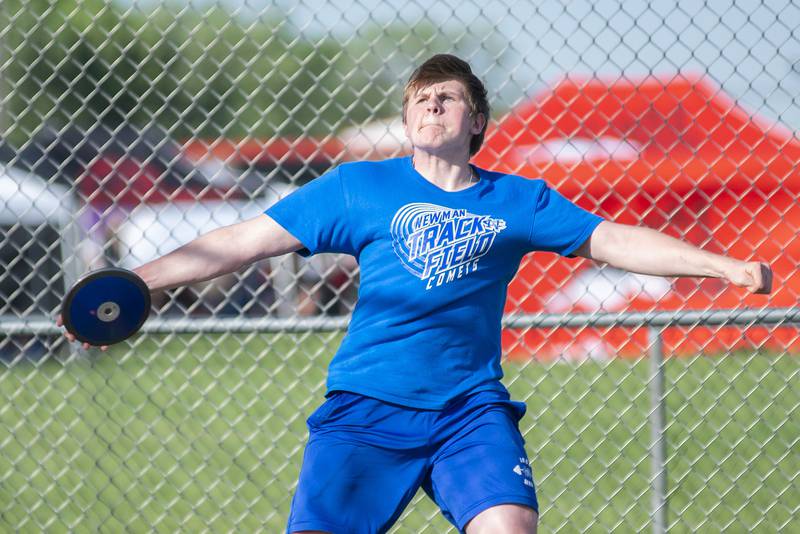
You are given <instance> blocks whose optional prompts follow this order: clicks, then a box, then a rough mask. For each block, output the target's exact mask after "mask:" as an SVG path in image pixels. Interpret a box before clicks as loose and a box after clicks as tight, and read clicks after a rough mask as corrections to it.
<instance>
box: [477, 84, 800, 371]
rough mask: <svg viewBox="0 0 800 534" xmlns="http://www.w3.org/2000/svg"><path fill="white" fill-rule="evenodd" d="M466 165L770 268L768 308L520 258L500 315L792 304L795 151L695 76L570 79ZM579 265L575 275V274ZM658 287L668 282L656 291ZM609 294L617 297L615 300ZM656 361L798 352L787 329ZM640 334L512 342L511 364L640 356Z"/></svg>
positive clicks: (523, 336)
mask: <svg viewBox="0 0 800 534" xmlns="http://www.w3.org/2000/svg"><path fill="white" fill-rule="evenodd" d="M475 162H476V163H477V164H478V165H480V166H482V167H488V168H491V169H495V170H498V171H503V172H511V173H516V174H520V175H523V176H528V177H541V178H543V179H545V180H546V181H547V182H548V183H549V184H550V185H551V186H553V187H555V188H556V189H557V190H559V191H560V192H561V193H562V194H564V195H565V196H567V197H568V198H570V199H572V200H573V201H575V202H577V203H578V204H579V205H581V206H583V207H585V208H587V209H589V210H590V211H593V212H595V213H598V214H600V215H602V216H604V217H606V218H608V219H610V220H614V221H617V222H623V223H629V224H643V225H647V226H650V227H653V228H658V229H662V230H664V231H666V232H667V233H669V234H671V235H674V236H676V237H681V238H682V239H686V240H688V241H690V242H692V243H694V244H697V245H701V246H703V247H704V248H706V249H708V250H712V251H716V252H722V251H727V253H729V254H731V255H733V256H735V257H738V258H744V259H748V258H749V259H760V260H764V261H768V262H770V263H771V265H772V266H773V269H774V271H775V275H776V277H775V282H774V292H773V294H772V295H770V296H769V297H765V296H750V295H748V294H747V293H746V291H744V290H739V289H737V288H732V287H729V286H728V285H727V284H724V283H722V282H720V281H718V280H705V281H696V280H693V279H678V280H677V281H675V282H674V283H673V284H671V286H667V287H663V285H662V286H659V285H658V281H655V280H654V281H649V282H648V281H645V283H644V285H643V283H642V282H643V279H641V278H635V277H633V278H626V277H624V276H623V275H621V274H619V273H609V275H610V276H611V277H612V278H613V279H612V280H605V279H604V278H603V277H602V275H600V274H598V273H597V272H596V270H595V268H594V267H593V266H592V265H591V263H590V262H585V261H577V260H565V259H561V258H557V257H555V256H554V255H551V254H534V255H531V256H529V257H528V258H526V260H525V262H524V263H523V266H522V268H521V269H520V272H519V274H518V276H517V277H516V278H515V280H514V281H513V282H512V284H511V285H510V287H509V299H508V304H507V311H508V312H513V311H523V312H528V313H530V312H539V311H553V312H569V311H592V310H596V309H602V310H606V311H618V310H653V309H657V310H671V309H677V308H683V309H686V308H689V309H711V308H739V307H745V306H747V307H764V306H794V305H796V303H797V300H798V295H800V277H798V276H797V275H796V271H797V265H798V260H800V239H798V229H800V205H798V204H799V203H798V201H797V200H798V196H800V142H798V140H797V138H796V137H795V136H794V135H793V134H792V132H790V131H788V130H787V129H786V128H784V127H782V126H780V125H776V124H769V123H768V122H767V121H764V120H761V119H759V118H757V117H753V116H752V115H751V114H749V113H748V112H746V111H745V110H743V109H742V108H741V107H739V106H738V105H737V104H736V103H735V102H733V101H732V100H731V99H730V98H729V97H727V96H726V95H725V94H724V93H722V92H721V90H719V89H718V88H717V87H715V86H714V85H713V84H712V83H710V82H709V81H707V80H705V79H702V78H699V77H689V76H675V77H672V78H655V77H648V78H645V79H639V80H631V79H624V80H613V81H608V80H601V79H576V78H569V79H565V80H564V81H562V82H561V83H559V84H557V85H556V86H555V87H554V88H553V89H552V90H551V91H549V92H547V93H545V94H541V95H539V96H538V97H536V98H534V99H533V100H531V101H530V102H527V103H525V104H523V105H521V106H519V107H518V108H516V109H514V110H512V111H511V112H510V113H509V114H508V116H507V117H506V118H504V119H502V120H501V121H500V122H499V123H498V125H497V127H496V128H493V129H492V130H491V131H490V132H488V134H487V139H486V143H485V145H484V147H483V149H482V150H481V152H480V153H479V154H478V155H477V156H476V158H475ZM576 261H577V263H576ZM662 284H663V282H662ZM614 285H616V286H617V287H616V289H614ZM664 339H665V343H666V347H665V350H667V351H668V352H672V353H683V354H695V353H698V352H704V353H709V352H712V353H713V352H715V351H722V350H729V349H732V348H737V347H753V346H759V347H760V346H765V345H766V346H769V347H773V348H775V349H778V350H784V349H786V348H789V347H790V346H791V347H793V348H794V349H797V348H798V346H800V342H798V339H797V333H796V330H795V329H793V328H781V329H773V330H772V331H769V330H768V329H767V328H750V329H748V330H747V331H746V332H744V331H742V330H741V329H738V328H717V327H714V328H693V329H691V330H686V329H679V328H672V329H669V330H668V331H667V332H666V333H665V336H664ZM646 346H647V339H646V333H645V332H644V331H641V330H640V331H636V332H635V331H632V330H631V329H603V330H602V331H600V330H594V331H591V332H589V331H587V332H582V333H580V335H579V336H578V337H575V332H566V331H561V332H559V331H544V330H539V331H530V332H524V333H523V332H514V331H507V332H505V334H504V349H505V351H506V353H508V354H511V355H512V356H525V357H528V356H531V355H535V356H536V357H542V358H547V357H553V356H557V355H559V354H564V353H571V352H574V353H575V354H585V353H596V354H597V353H601V354H604V355H607V354H620V355H639V354H641V353H642V352H643V351H644V350H645V347H646Z"/></svg>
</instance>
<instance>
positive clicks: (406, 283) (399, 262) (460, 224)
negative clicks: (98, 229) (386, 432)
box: [265, 157, 602, 410]
mask: <svg viewBox="0 0 800 534" xmlns="http://www.w3.org/2000/svg"><path fill="white" fill-rule="evenodd" d="M475 170H476V171H477V172H478V176H479V178H480V179H479V181H478V182H477V183H476V184H475V185H473V186H471V187H469V188H467V189H464V190H461V191H457V192H447V191H444V190H442V189H440V188H439V187H437V186H435V185H433V184H432V183H430V182H429V181H427V180H426V179H425V178H424V177H423V176H422V175H420V174H419V173H418V172H417V171H416V170H415V169H414V167H413V165H412V163H411V158H410V157H405V158H398V159H390V160H386V161H381V162H359V163H347V164H343V165H340V166H339V167H337V168H335V169H333V170H332V171H330V172H329V173H327V174H325V175H324V176H321V177H320V178H318V179H316V180H314V181H312V182H311V183H309V184H307V185H306V186H304V187H302V188H300V189H298V190H297V191H295V192H294V193H292V194H291V195H289V196H287V197H286V198H284V199H283V200H281V201H280V202H278V203H277V204H275V205H273V206H272V207H270V208H269V209H268V210H266V212H265V213H266V214H267V215H269V216H270V217H272V219H274V220H275V221H276V222H277V223H278V224H280V225H281V226H283V227H284V228H285V229H286V230H287V231H288V232H289V233H291V234H292V235H293V236H294V237H296V238H297V239H298V240H299V241H300V242H301V243H302V244H303V245H304V247H305V249H304V250H302V251H301V253H302V254H304V255H305V254H316V253H320V252H341V253H345V254H351V255H353V256H355V257H356V259H357V260H358V263H359V265H360V269H361V283H360V286H359V293H358V303H357V304H356V308H355V310H354V311H353V317H352V319H351V321H350V327H349V329H348V331H347V335H346V336H345V338H344V340H343V341H342V344H341V346H340V347H339V350H338V352H337V353H336V355H335V356H334V358H333V361H332V362H331V365H330V368H329V370H328V384H327V386H328V393H330V392H331V391H336V390H345V391H351V392H354V393H360V394H362V395H367V396H369V397H375V398H378V399H381V400H384V401H387V402H392V403H396V404H401V405H404V406H411V407H415V408H424V409H437V410H438V409H442V408H443V407H444V406H445V404H446V403H447V402H448V401H449V400H451V399H454V398H455V397H458V396H460V395H463V394H465V393H475V392H478V391H485V390H499V391H505V388H504V386H503V385H502V383H501V382H500V379H501V378H502V376H503V373H502V369H501V367H500V356H501V348H500V332H501V327H500V320H501V318H502V316H503V307H504V304H505V300H506V289H507V286H508V283H509V282H510V281H511V279H512V278H513V277H514V274H515V273H516V272H517V269H518V268H519V263H520V260H521V259H522V257H523V256H524V255H525V254H526V253H528V252H530V251H533V250H542V251H550V252H555V253H558V254H562V255H569V254H570V253H572V252H573V251H574V250H575V249H576V248H577V247H578V246H580V245H581V244H582V243H583V242H584V241H586V239H588V238H589V236H590V235H591V233H592V231H593V230H594V229H595V227H596V226H597V225H598V224H599V223H600V221H601V220H602V219H601V218H600V217H598V216H596V215H592V214H591V213H589V212H587V211H585V210H583V209H581V208H579V207H578V206H576V205H574V204H572V203H571V202H569V201H568V200H566V199H565V198H564V197H563V196H561V195H560V194H558V193H557V192H555V191H553V190H551V189H550V188H548V187H547V185H546V184H545V183H544V182H543V181H541V180H530V179H527V178H522V177H519V176H512V175H506V174H500V173H495V172H490V171H486V170H482V169H478V168H475Z"/></svg>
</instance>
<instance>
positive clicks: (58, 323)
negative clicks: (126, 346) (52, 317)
mask: <svg viewBox="0 0 800 534" xmlns="http://www.w3.org/2000/svg"><path fill="white" fill-rule="evenodd" d="M56 326H57V327H59V328H61V327H63V326H64V318H63V317H62V316H61V314H60V313H59V314H58V316H57V317H56ZM64 337H65V338H67V340H68V341H69V342H70V343H74V342H75V341H77V339H76V338H75V336H74V335H72V334H71V333H70V332H69V331H68V330H66V329H65V330H64ZM81 346H82V347H83V348H84V350H89V349H91V348H92V345H89V344H88V343H83V344H82V345H81ZM97 348H99V349H100V350H101V351H103V352H105V351H107V350H108V345H102V346H100V347H97Z"/></svg>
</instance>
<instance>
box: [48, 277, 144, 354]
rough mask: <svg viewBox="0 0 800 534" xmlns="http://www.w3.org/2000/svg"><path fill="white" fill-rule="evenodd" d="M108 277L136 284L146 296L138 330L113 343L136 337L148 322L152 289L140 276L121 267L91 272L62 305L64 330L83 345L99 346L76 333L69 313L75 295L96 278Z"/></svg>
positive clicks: (78, 283) (68, 294)
mask: <svg viewBox="0 0 800 534" xmlns="http://www.w3.org/2000/svg"><path fill="white" fill-rule="evenodd" d="M106 276H116V277H118V278H125V279H126V280H128V281H130V282H132V283H133V284H135V285H136V286H137V287H138V288H139V289H140V290H141V291H142V294H143V295H144V310H145V312H144V313H143V314H142V318H141V320H140V321H139V323H138V324H137V325H136V328H134V329H133V330H132V331H131V333H130V334H128V335H127V336H125V337H123V338H120V339H118V340H116V341H114V342H113V343H120V342H122V341H125V340H126V339H128V338H129V337H131V336H132V335H134V334H135V333H136V332H138V331H139V329H140V328H141V327H142V325H143V324H144V322H145V321H146V320H147V317H148V316H149V315H150V306H151V304H152V303H151V301H150V289H149V288H148V287H147V284H145V283H144V280H142V279H141V278H140V277H139V275H137V274H136V273H134V272H133V271H129V270H127V269H121V268H119V267H104V268H102V269H96V270H94V271H90V272H88V273H86V274H84V275H83V276H81V277H80V278H78V281H77V282H75V284H74V285H73V286H72V288H70V290H69V291H68V292H67V294H66V296H65V297H64V300H63V302H62V303H61V319H62V320H63V321H64V328H66V329H67V332H69V333H70V334H72V335H73V336H75V339H77V340H78V341H82V342H83V343H89V344H90V345H94V346H98V345H95V342H96V340H92V339H88V338H87V337H85V336H83V335H81V334H79V333H78V332H76V331H75V325H74V324H73V323H72V317H71V315H70V314H69V313H68V310H69V309H70V306H72V301H73V299H74V298H75V295H76V294H77V293H78V291H80V290H81V289H82V288H83V287H84V286H85V285H86V284H88V283H89V282H92V281H93V280H95V279H96V278H99V277H106Z"/></svg>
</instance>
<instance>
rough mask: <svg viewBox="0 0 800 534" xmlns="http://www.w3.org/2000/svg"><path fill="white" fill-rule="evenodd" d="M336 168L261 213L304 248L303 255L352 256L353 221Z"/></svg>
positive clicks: (353, 250)
mask: <svg viewBox="0 0 800 534" xmlns="http://www.w3.org/2000/svg"><path fill="white" fill-rule="evenodd" d="M346 204H347V203H346V198H345V194H344V189H343V187H342V177H341V170H340V168H339V167H337V168H336V169H334V170H332V171H330V172H328V173H326V174H323V175H322V176H320V177H319V178H317V179H315V180H313V181H311V182H309V183H308V184H306V185H304V186H303V187H301V188H300V189H298V190H297V191H295V192H293V193H292V194H290V195H289V196H287V197H286V198H284V199H282V200H280V201H278V202H277V203H275V204H274V205H272V206H270V207H269V208H268V209H267V210H266V211H264V213H266V214H267V215H268V216H270V217H271V218H272V219H273V220H274V221H275V222H277V223H278V224H280V225H281V226H283V227H284V228H285V229H286V231H287V232H289V233H290V234H292V235H293V236H294V237H296V238H297V239H298V240H299V241H300V242H301V243H302V244H303V246H304V247H305V248H304V249H303V250H300V251H298V252H299V254H301V255H303V256H309V255H312V254H317V253H321V252H341V253H345V254H352V255H355V254H356V251H355V248H356V247H355V246H354V244H353V239H352V231H351V230H352V228H353V226H352V221H350V216H349V210H348V207H347V205H346Z"/></svg>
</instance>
